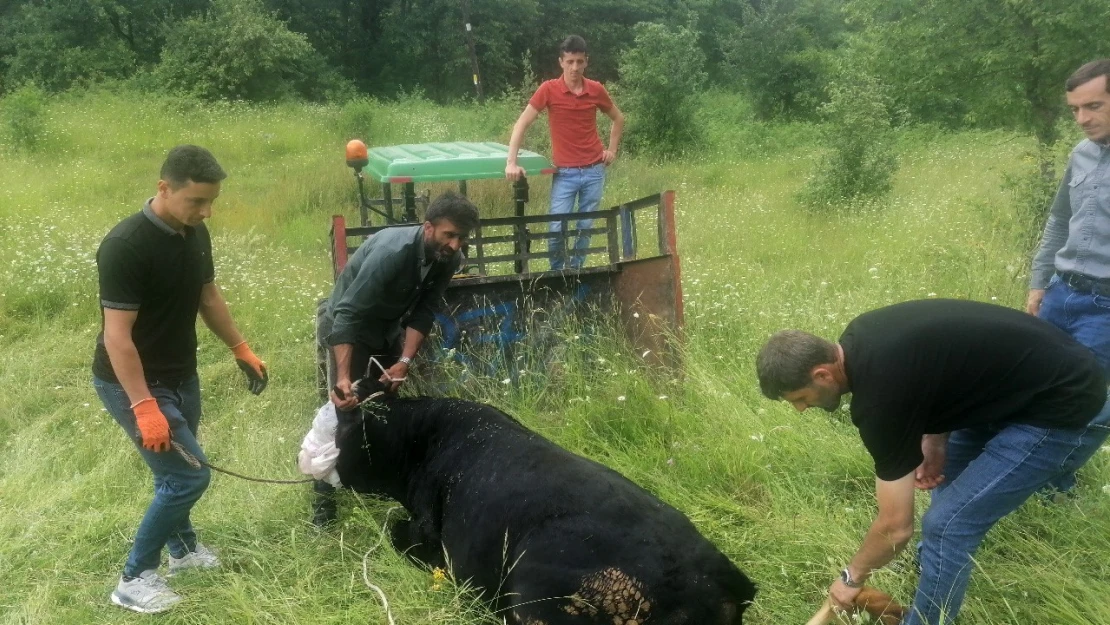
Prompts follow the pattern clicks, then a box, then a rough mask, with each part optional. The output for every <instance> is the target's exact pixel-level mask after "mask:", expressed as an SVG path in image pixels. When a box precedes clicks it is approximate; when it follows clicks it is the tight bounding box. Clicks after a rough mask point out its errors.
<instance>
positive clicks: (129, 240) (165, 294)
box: [93, 145, 267, 612]
mask: <svg viewBox="0 0 1110 625" xmlns="http://www.w3.org/2000/svg"><path fill="white" fill-rule="evenodd" d="M226 177H227V175H226V174H225V173H224V171H223V169H222V168H221V167H220V165H219V163H217V162H216V159H215V158H214V157H213V156H212V154H211V153H210V152H208V150H205V149H204V148H201V147H197V146H195V145H180V146H177V147H175V148H173V149H172V150H170V152H169V155H168V156H167V157H166V161H165V163H164V164H163V165H162V171H161V179H160V180H159V181H158V192H157V194H156V195H155V196H154V197H153V198H151V199H150V200H147V202H146V205H144V206H143V209H142V210H141V211H139V212H138V213H135V214H134V215H131V216H130V217H128V218H127V219H124V220H123V221H121V222H120V223H119V224H117V225H116V226H115V227H114V228H112V230H111V231H110V232H109V233H108V235H107V236H106V237H104V240H103V241H102V242H101V243H100V248H99V249H98V250H97V253H96V263H97V268H98V270H99V274H100V306H101V312H102V316H103V331H102V332H101V333H100V335H99V336H98V337H97V341H96V352H95V356H94V360H93V386H94V387H95V388H96V392H97V395H99V396H100V400H101V401H102V402H103V403H104V406H105V408H107V410H108V412H109V413H111V415H112V417H113V418H114V419H115V420H116V422H117V423H118V424H119V425H120V427H121V428H123V430H124V432H126V433H127V435H128V437H130V438H131V439H132V441H133V442H134V444H135V447H136V449H138V451H139V454H140V455H141V456H142V457H143V460H144V461H145V462H146V464H147V466H149V467H150V470H151V472H152V473H153V474H154V500H153V501H152V502H151V503H150V506H149V507H148V508H147V511H146V515H145V516H144V517H143V520H142V522H141V523H140V524H139V528H138V529H137V530H136V532H135V541H134V544H133V545H132V547H131V553H130V555H129V556H128V558H127V563H126V565H125V566H124V569H123V575H122V576H121V577H120V580H119V583H118V584H117V586H116V588H115V590H114V591H113V592H112V595H111V600H112V603H115V604H116V605H119V606H121V607H124V608H127V609H129V610H134V611H136V612H162V611H164V610H168V609H169V608H170V607H172V606H173V605H174V604H175V603H177V602H178V601H180V600H181V597H180V596H179V595H178V594H177V593H175V592H173V591H172V590H170V588H169V587H168V586H167V585H166V582H165V580H163V579H162V577H161V576H159V575H158V573H157V569H158V566H159V564H160V562H161V556H162V547H163V546H168V547H169V550H170V561H169V575H173V574H175V573H177V572H179V571H182V570H185V569H190V568H213V567H216V566H219V559H218V558H217V557H216V555H215V554H214V553H213V552H212V551H211V550H209V549H208V548H207V547H205V546H204V545H203V544H201V543H199V542H197V536H196V532H195V531H194V530H193V527H192V525H191V524H190V522H189V512H190V510H192V508H193V505H194V504H195V503H196V502H197V500H198V499H200V497H201V495H202V494H203V493H204V491H205V489H206V488H207V487H208V481H209V478H210V475H209V471H208V469H207V468H205V467H201V468H193V467H191V466H190V465H189V464H188V463H187V462H186V461H185V459H184V458H182V457H181V456H180V455H179V454H178V453H177V452H176V451H173V450H172V448H171V445H170V442H171V440H172V441H173V442H174V443H177V444H180V445H181V446H183V447H184V448H185V450H187V451H188V452H189V453H190V454H192V455H193V456H195V457H196V458H199V459H200V460H202V461H206V458H205V455H204V452H203V451H202V450H201V448H200V446H199V445H198V444H197V439H196V434H197V426H198V424H199V422H200V414H201V410H200V382H199V380H198V378H197V357H196V350H197V335H196V318H197V313H198V312H199V313H200V316H201V318H202V319H204V323H205V325H207V326H208V328H209V329H210V330H212V332H214V333H215V334H216V336H218V337H220V339H221V340H223V342H224V343H225V344H227V346H228V347H229V348H231V350H232V352H233V353H234V356H235V359H236V361H237V362H238V364H239V367H240V368H241V369H242V370H243V372H244V373H245V374H246V376H247V380H248V388H249V389H250V390H251V392H253V393H255V394H258V393H261V392H262V389H263V388H265V386H266V381H267V371H266V365H265V364H264V363H263V362H262V361H260V360H259V359H258V357H257V356H255V355H254V353H253V352H251V349H250V348H249V347H248V346H247V343H246V341H244V340H243V337H242V335H240V334H239V330H238V329H236V327H235V322H234V321H232V318H231V313H230V312H229V311H228V308H227V303H226V302H225V301H224V298H223V295H221V293H220V289H219V287H218V286H216V283H215V281H214V280H215V270H214V269H213V264H212V245H211V241H210V240H209V238H208V229H207V228H205V226H204V220H205V219H207V218H208V217H209V216H211V214H212V203H213V202H214V201H215V200H216V197H217V196H218V195H219V194H220V181H221V180H223V179H224V178H226Z"/></svg>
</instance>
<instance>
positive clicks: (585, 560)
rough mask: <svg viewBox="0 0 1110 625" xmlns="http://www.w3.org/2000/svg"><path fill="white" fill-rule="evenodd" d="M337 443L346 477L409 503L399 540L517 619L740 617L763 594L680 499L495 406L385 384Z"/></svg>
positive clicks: (526, 623)
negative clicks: (395, 390) (674, 502)
mask: <svg viewBox="0 0 1110 625" xmlns="http://www.w3.org/2000/svg"><path fill="white" fill-rule="evenodd" d="M336 443H337V446H338V447H339V449H340V453H339V458H338V463H337V466H336V469H337V471H338V473H339V476H340V478H341V480H342V482H343V484H344V485H345V486H348V487H350V488H352V489H354V490H355V491H358V492H364V493H375V494H384V495H387V496H389V497H391V498H393V499H396V500H397V501H399V502H400V503H401V504H402V505H403V506H404V507H405V509H407V510H408V513H409V516H410V519H409V520H404V521H398V522H396V523H395V524H394V525H393V526H392V527H391V530H390V534H391V537H392V540H393V544H394V546H395V547H396V548H397V549H398V550H399V551H403V552H406V553H408V554H409V555H410V556H412V557H413V558H415V559H416V560H418V561H420V562H423V563H425V564H426V565H428V566H441V567H448V566H449V567H450V569H451V570H452V572H453V574H454V576H455V578H456V579H459V580H468V581H469V582H470V584H472V585H473V586H474V587H475V588H476V589H477V590H478V591H480V592H481V593H482V596H483V598H484V599H486V600H489V601H490V602H492V603H493V606H494V608H495V609H496V610H498V613H499V614H500V615H503V616H504V617H505V618H506V620H507V621H508V622H509V623H517V624H521V625H594V624H596V625H642V624H645V623H647V624H652V625H737V624H740V623H742V620H743V619H742V617H743V613H744V610H745V609H746V608H747V607H748V605H749V604H750V603H751V601H752V599H753V598H754V596H755V592H756V588H755V585H754V584H753V583H752V582H751V581H750V580H749V579H748V578H747V577H746V576H745V575H744V574H743V573H742V572H741V571H740V570H739V569H737V568H736V566H735V565H733V564H732V562H730V561H729V559H728V558H727V557H725V555H724V554H722V553H721V552H720V551H718V550H717V548H716V547H714V546H713V545H712V544H711V543H710V542H709V541H708V540H706V539H705V538H704V537H702V536H701V535H700V534H699V533H698V531H697V530H696V529H695V528H694V526H693V524H691V523H690V521H689V520H688V519H687V518H686V517H685V516H684V515H683V514H682V513H680V512H679V511H678V510H675V509H674V508H672V507H671V506H669V505H667V504H665V503H663V502H662V501H660V500H659V499H658V498H656V497H655V496H653V495H652V494H651V493H649V492H647V491H646V490H644V489H643V488H640V487H639V486H637V485H636V484H634V483H632V482H631V481H629V480H628V479H626V478H624V477H623V476H621V475H620V474H618V473H617V472H615V471H613V470H611V469H608V468H606V467H604V466H602V465H600V464H598V463H596V462H593V461H591V460H587V459H585V458H582V457H580V456H576V455H574V454H572V453H570V452H568V451H566V450H564V449H562V448H560V447H558V446H556V445H555V444H553V443H551V442H550V441H548V440H546V439H544V438H543V437H542V436H540V435H538V434H536V433H535V432H532V431H530V430H528V429H527V428H525V427H524V426H523V425H521V424H520V423H519V422H517V421H516V420H515V419H514V418H512V417H510V416H509V415H507V414H505V413H503V412H501V411H499V410H497V409H495V408H492V407H490V406H487V405H483V404H478V403H474V402H469V401H465V400H460V399H432V398H417V399H402V398H396V397H382V398H380V399H377V400H374V401H373V402H367V403H365V404H364V409H363V410H362V411H361V412H358V411H355V412H352V413H347V414H345V415H343V416H342V417H341V419H340V424H339V428H338V432H337V438H336Z"/></svg>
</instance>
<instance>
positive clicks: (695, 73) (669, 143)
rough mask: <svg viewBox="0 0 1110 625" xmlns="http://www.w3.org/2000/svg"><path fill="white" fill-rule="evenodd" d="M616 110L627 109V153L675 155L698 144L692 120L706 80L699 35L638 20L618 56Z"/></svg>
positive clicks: (685, 29)
mask: <svg viewBox="0 0 1110 625" xmlns="http://www.w3.org/2000/svg"><path fill="white" fill-rule="evenodd" d="M620 74H621V81H620V89H619V95H620V102H619V104H620V106H621V107H622V108H624V109H627V111H628V120H629V122H628V126H627V137H628V138H627V142H626V143H627V145H628V148H629V150H630V151H633V152H643V153H652V154H654V155H656V156H662V157H666V156H673V155H678V154H680V153H682V151H683V150H686V149H688V148H691V147H693V146H695V145H697V144H699V143H700V142H701V141H702V133H701V131H700V129H699V128H698V125H697V123H696V122H695V115H696V113H697V109H698V102H699V97H700V95H701V90H702V86H703V85H704V84H705V81H706V74H705V55H704V54H703V53H702V51H701V48H699V47H698V33H697V32H696V31H695V30H693V29H692V28H690V27H688V26H681V27H679V28H669V27H667V26H665V25H663V24H652V23H646V22H642V23H640V24H637V25H636V43H635V45H634V46H633V47H632V49H630V50H628V51H627V52H625V53H624V54H623V55H622V56H621V63H620Z"/></svg>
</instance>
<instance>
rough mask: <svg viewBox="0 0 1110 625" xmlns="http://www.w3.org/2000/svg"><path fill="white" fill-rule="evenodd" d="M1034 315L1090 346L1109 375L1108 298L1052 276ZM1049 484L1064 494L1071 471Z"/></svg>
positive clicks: (1071, 484) (1072, 481)
mask: <svg viewBox="0 0 1110 625" xmlns="http://www.w3.org/2000/svg"><path fill="white" fill-rule="evenodd" d="M1037 316H1038V317H1040V318H1041V319H1044V320H1045V321H1047V322H1049V323H1051V324H1052V325H1054V326H1056V327H1057V328H1060V329H1061V330H1063V331H1064V332H1067V333H1068V335H1070V336H1071V337H1072V338H1073V339H1075V340H1076V341H1078V342H1079V343H1080V344H1081V345H1083V346H1085V347H1087V349H1090V350H1091V351H1092V352H1093V353H1094V355H1095V358H1096V359H1097V360H1098V364H1100V365H1102V370H1103V371H1105V372H1106V373H1107V374H1108V375H1110V298H1108V297H1103V296H1101V295H1094V294H1093V293H1082V292H1080V291H1076V290H1075V289H1073V288H1071V287H1070V286H1068V285H1066V284H1064V283H1063V282H1061V281H1060V276H1052V280H1051V281H1049V283H1048V287H1047V288H1046V289H1045V294H1044V300H1043V301H1042V302H1041V309H1040V311H1039V312H1038V313H1037ZM1049 486H1050V488H1051V489H1053V490H1058V491H1060V492H1064V493H1066V492H1068V491H1070V490H1071V489H1072V488H1074V487H1075V473H1074V472H1073V473H1069V474H1067V475H1062V476H1060V478H1059V479H1058V480H1054V481H1053V482H1052V483H1051V484H1050V485H1049Z"/></svg>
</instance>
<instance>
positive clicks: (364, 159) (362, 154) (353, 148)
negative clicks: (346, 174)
mask: <svg viewBox="0 0 1110 625" xmlns="http://www.w3.org/2000/svg"><path fill="white" fill-rule="evenodd" d="M369 162H370V157H369V156H368V154H367V151H366V144H365V143H363V142H362V141H359V140H358V139H351V140H350V141H348V142H347V167H351V168H353V169H354V170H355V171H362V168H363V167H366V165H367V164H368V163H369Z"/></svg>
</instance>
